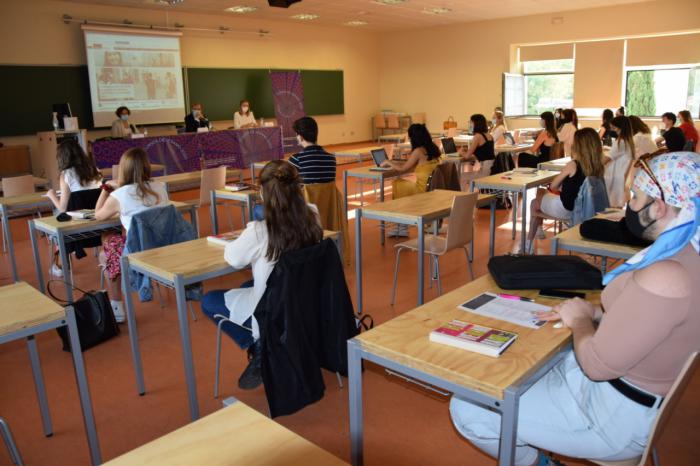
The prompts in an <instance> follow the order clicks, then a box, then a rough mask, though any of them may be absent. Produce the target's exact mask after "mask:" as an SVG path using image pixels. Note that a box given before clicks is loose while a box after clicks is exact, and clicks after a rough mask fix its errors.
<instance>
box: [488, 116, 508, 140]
mask: <svg viewBox="0 0 700 466" xmlns="http://www.w3.org/2000/svg"><path fill="white" fill-rule="evenodd" d="M506 131H508V127H506V120H505V118H504V116H503V112H502V111H500V110H496V111H494V112H493V117H492V118H491V130H490V131H489V133H491V137H493V143H494V144H496V145H498V144H505V141H506V140H505V137H504V136H505V134H506Z"/></svg>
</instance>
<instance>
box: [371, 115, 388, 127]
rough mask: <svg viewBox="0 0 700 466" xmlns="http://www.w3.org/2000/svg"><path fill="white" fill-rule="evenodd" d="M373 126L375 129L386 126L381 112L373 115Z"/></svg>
mask: <svg viewBox="0 0 700 466" xmlns="http://www.w3.org/2000/svg"><path fill="white" fill-rule="evenodd" d="M374 127H375V128H377V129H384V128H386V118H384V115H382V114H381V113H377V114H376V115H374Z"/></svg>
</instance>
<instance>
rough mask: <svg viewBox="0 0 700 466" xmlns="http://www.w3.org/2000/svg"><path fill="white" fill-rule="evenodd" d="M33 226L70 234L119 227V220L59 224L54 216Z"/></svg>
mask: <svg viewBox="0 0 700 466" xmlns="http://www.w3.org/2000/svg"><path fill="white" fill-rule="evenodd" d="M170 204H172V205H174V206H175V208H176V209H177V210H179V211H180V212H182V211H186V210H190V209H191V208H192V205H191V204H188V203H186V202H179V201H170ZM34 224H35V225H36V227H37V228H40V229H41V231H48V232H49V233H53V234H55V233H58V231H59V230H60V231H61V232H63V233H65V234H70V232H71V231H72V230H79V229H83V228H85V227H86V226H90V228H88V230H99V229H100V228H109V227H110V226H118V225H121V220H120V219H119V216H116V217H112V218H109V219H107V220H85V219H78V218H74V219H72V220H70V221H68V222H59V221H58V220H56V217H55V216H51V217H41V218H37V219H35V220H34Z"/></svg>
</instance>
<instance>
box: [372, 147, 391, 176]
mask: <svg viewBox="0 0 700 466" xmlns="http://www.w3.org/2000/svg"><path fill="white" fill-rule="evenodd" d="M370 153H371V154H372V160H374V164H375V165H376V167H372V168H370V170H372V171H382V172H385V171H388V170H391V168H387V167H382V163H384V162H385V161H386V160H388V158H387V156H386V151H385V150H384V149H372V150H371V151H370Z"/></svg>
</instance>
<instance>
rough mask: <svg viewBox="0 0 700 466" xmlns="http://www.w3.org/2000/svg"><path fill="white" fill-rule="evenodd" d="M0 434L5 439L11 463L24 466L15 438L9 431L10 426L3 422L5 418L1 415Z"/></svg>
mask: <svg viewBox="0 0 700 466" xmlns="http://www.w3.org/2000/svg"><path fill="white" fill-rule="evenodd" d="M0 434H2V439H3V440H4V441H5V446H7V451H8V452H9V454H10V460H12V463H13V464H17V465H19V466H24V462H23V461H22V456H20V454H19V450H18V449H17V445H16V444H15V439H14V438H13V437H12V432H10V426H8V425H7V422H5V420H4V419H3V418H1V417H0Z"/></svg>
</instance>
